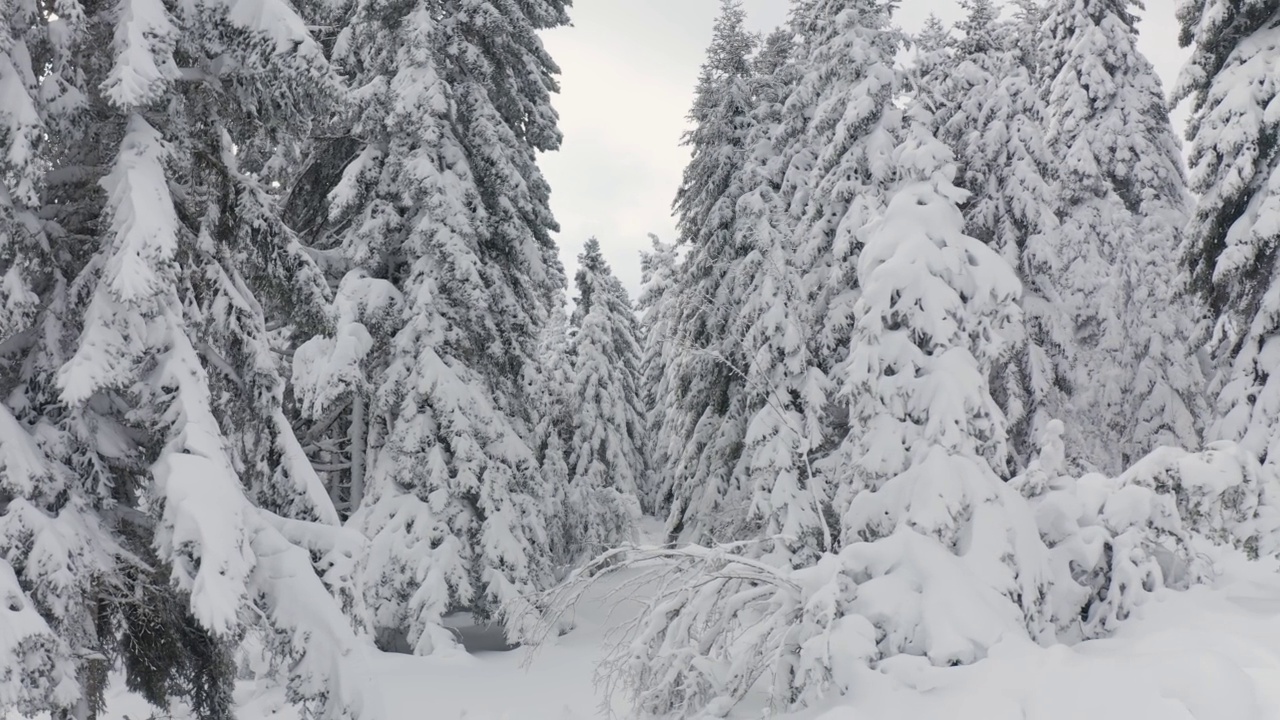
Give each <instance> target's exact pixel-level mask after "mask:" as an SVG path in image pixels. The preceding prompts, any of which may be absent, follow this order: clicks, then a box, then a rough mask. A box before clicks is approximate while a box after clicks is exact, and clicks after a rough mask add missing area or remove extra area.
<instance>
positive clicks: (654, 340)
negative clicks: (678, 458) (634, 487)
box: [636, 235, 682, 516]
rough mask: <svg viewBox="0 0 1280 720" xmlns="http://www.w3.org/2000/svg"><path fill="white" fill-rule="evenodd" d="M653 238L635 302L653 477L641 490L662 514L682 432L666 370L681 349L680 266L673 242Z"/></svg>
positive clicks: (644, 501)
mask: <svg viewBox="0 0 1280 720" xmlns="http://www.w3.org/2000/svg"><path fill="white" fill-rule="evenodd" d="M649 242H650V245H651V247H652V250H647V251H643V252H641V253H640V268H641V290H640V297H639V299H638V300H637V302H636V305H637V308H638V309H639V311H640V313H641V315H640V326H641V328H642V329H643V337H644V345H643V348H642V351H643V354H642V356H641V359H640V391H641V393H642V395H643V403H644V405H643V406H644V410H645V428H646V433H647V434H648V436H649V477H648V479H647V480H646V481H645V483H644V484H643V485H641V487H640V488H639V496H640V505H641V508H642V509H643V510H644V511H645V512H646V513H649V514H651V515H654V516H662V515H664V514H666V513H667V512H668V511H669V510H670V507H671V493H672V480H671V475H670V474H669V470H670V458H672V457H674V456H675V455H676V453H678V452H679V450H680V445H679V438H680V437H681V436H682V433H680V432H678V431H677V430H675V429H673V427H672V421H673V420H674V419H675V418H676V414H675V413H672V412H670V411H669V410H670V408H673V407H675V406H676V403H677V402H678V398H677V397H676V396H675V394H674V388H673V384H672V382H671V380H672V373H671V372H669V370H668V368H670V366H671V365H672V364H673V363H674V362H676V359H677V355H678V353H679V352H680V348H679V347H678V346H676V344H675V342H674V339H673V335H674V333H675V327H674V325H675V321H676V316H677V313H678V312H679V308H678V307H677V306H676V298H677V296H676V288H677V287H678V285H677V282H678V277H679V271H680V269H679V258H678V257H677V255H676V248H675V246H674V245H671V244H669V243H664V242H662V241H661V240H660V239H659V238H658V237H657V236H656V235H650V236H649Z"/></svg>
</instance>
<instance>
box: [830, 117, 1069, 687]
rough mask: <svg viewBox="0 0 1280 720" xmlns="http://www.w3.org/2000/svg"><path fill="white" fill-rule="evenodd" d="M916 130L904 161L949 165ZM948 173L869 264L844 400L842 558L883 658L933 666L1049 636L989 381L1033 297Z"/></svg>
mask: <svg viewBox="0 0 1280 720" xmlns="http://www.w3.org/2000/svg"><path fill="white" fill-rule="evenodd" d="M913 125H914V127H915V132H914V135H915V137H914V138H912V139H908V140H907V141H906V142H904V143H903V145H902V146H900V148H899V152H898V154H897V155H896V157H895V159H899V162H903V163H907V162H908V161H907V160H906V156H907V155H909V154H914V153H919V152H921V151H923V153H924V157H925V158H926V159H925V163H927V162H929V158H937V157H938V155H937V151H936V150H933V149H931V148H930V147H929V146H930V144H936V143H937V141H936V140H932V138H930V137H929V136H928V135H927V132H924V131H923V130H922V129H921V128H920V127H919V125H918V124H913ZM930 141H932V143H931V142H930ZM946 170H947V169H946V168H945V166H944V167H943V168H941V172H940V173H938V174H935V175H934V177H933V178H932V179H931V181H928V182H922V183H916V184H909V185H907V186H906V187H905V188H904V189H902V190H901V191H899V192H898V193H897V194H896V195H895V196H894V198H893V201H892V202H891V203H890V206H889V208H888V210H887V212H886V214H885V216H884V219H883V220H882V221H880V222H879V223H877V225H876V226H875V229H874V231H873V232H872V233H871V236H870V240H869V241H868V243H867V246H866V247H865V248H864V249H863V251H862V253H861V255H860V256H859V258H858V275H859V283H860V286H861V287H862V295H861V297H860V298H859V300H858V304H857V314H858V322H857V325H856V328H855V330H854V335H853V339H852V342H851V344H850V350H849V356H848V359H847V360H846V361H845V363H844V364H843V365H842V366H841V371H842V376H843V380H844V386H843V388H842V389H841V392H840V397H841V398H842V399H843V400H844V401H845V402H847V406H848V412H849V416H850V425H851V427H852V428H854V429H853V430H851V431H850V433H849V435H848V436H847V437H846V438H845V442H844V444H843V446H842V447H841V448H840V450H839V451H838V452H837V454H836V457H838V458H840V460H841V463H842V467H841V469H840V472H839V474H838V475H837V477H838V478H839V479H840V484H839V492H838V494H837V507H838V509H839V511H840V513H841V515H842V529H841V543H842V546H843V549H842V551H841V559H842V561H843V562H844V563H845V567H846V570H845V572H846V573H850V574H852V575H854V576H856V577H859V578H861V580H860V581H858V583H857V593H856V596H854V597H851V599H850V605H851V607H850V610H851V611H853V612H856V613H858V614H861V615H863V616H864V617H866V618H867V619H869V620H870V621H871V622H872V623H874V624H875V625H876V626H877V628H878V630H877V633H876V635H875V637H876V638H877V643H876V655H878V656H885V655H891V654H896V653H900V652H909V653H915V654H923V655H925V656H927V657H928V658H929V659H930V660H931V661H932V662H933V663H935V664H948V663H967V662H973V661H974V660H977V659H979V658H981V657H983V655H984V654H985V650H986V648H988V647H990V646H991V645H993V644H994V643H996V642H997V641H998V640H999V638H1001V637H1002V636H1004V635H1006V634H1007V633H1022V632H1027V633H1029V634H1030V635H1031V636H1032V637H1034V638H1037V639H1039V638H1041V637H1045V636H1048V635H1050V634H1051V627H1050V625H1049V616H1048V611H1047V608H1045V607H1043V606H1042V604H1041V598H1042V597H1043V596H1044V594H1045V593H1046V591H1047V587H1048V580H1049V566H1048V561H1047V554H1046V552H1045V548H1044V546H1043V545H1042V544H1041V542H1040V537H1039V534H1038V532H1037V528H1036V525H1035V520H1034V517H1033V515H1032V514H1031V512H1030V511H1029V508H1028V507H1027V505H1026V503H1025V502H1024V501H1023V499H1022V497H1021V496H1019V495H1018V494H1017V493H1016V492H1015V491H1013V490H1012V489H1010V488H1009V487H1008V485H1007V484H1006V483H1005V482H1004V481H1003V480H1002V479H1001V477H1000V476H999V475H998V474H997V473H998V472H999V471H1000V470H1001V469H1003V468H1004V467H1005V466H1006V458H1005V455H1006V453H1007V452H1008V447H1007V434H1006V426H1005V420H1004V417H1003V415H1002V413H1001V411H1000V408H999V406H998V405H997V403H996V402H995V400H994V398H993V397H992V395H991V391H990V385H989V383H988V378H989V377H990V376H991V371H992V369H993V367H994V366H995V365H996V364H998V363H999V362H1000V361H1001V358H1002V355H1003V353H1004V352H1005V350H1004V348H1003V347H1002V346H1003V345H1004V344H1005V343H1006V342H1007V338H1008V337H1009V336H1010V335H1011V334H1013V335H1014V336H1016V334H1017V333H1018V332H1019V317H1018V315H1019V314H1020V309H1019V307H1018V303H1017V299H1018V298H1019V297H1020V295H1021V287H1020V286H1019V285H1020V283H1019V282H1018V279H1017V276H1016V274H1015V273H1014V271H1013V269H1012V268H1011V267H1010V266H1009V265H1008V264H1007V263H1006V262H1004V261H1003V260H1002V259H1001V258H1000V256H999V255H998V254H997V253H996V252H995V251H994V249H992V248H990V247H989V246H987V245H985V244H983V243H982V242H980V241H978V240H977V239H975V238H972V237H969V236H967V235H965V234H964V233H963V231H962V228H963V216H962V215H961V213H960V211H959V210H958V209H957V208H956V203H957V202H959V201H961V200H962V199H963V198H964V196H965V193H964V191H963V190H960V189H957V188H955V187H954V186H953V185H951V182H950V180H949V178H948V174H949V173H947V171H946ZM925 558H930V559H928V560H926V559H925ZM903 588H911V590H910V591H908V592H906V593H905V594H903V593H901V592H900V590H901V589H903ZM931 598H935V599H931ZM941 598H946V599H945V600H942V599H941ZM941 608H948V610H946V611H942V612H939V609H941ZM960 608H968V609H969V610H960ZM976 608H984V610H983V611H982V617H981V619H979V618H977V617H975V616H973V615H971V614H969V613H971V612H972V611H973V610H974V609H976ZM952 612H954V613H957V614H955V615H952V614H951V613H952ZM961 616H963V617H964V618H965V619H964V620H963V621H961V620H960V617H961ZM973 621H976V622H973ZM832 662H834V659H832Z"/></svg>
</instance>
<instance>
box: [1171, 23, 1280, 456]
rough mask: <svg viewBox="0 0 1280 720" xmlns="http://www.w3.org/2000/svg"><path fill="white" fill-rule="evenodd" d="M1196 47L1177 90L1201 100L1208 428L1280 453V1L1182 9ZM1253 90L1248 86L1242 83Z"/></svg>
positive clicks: (1194, 156) (1199, 251)
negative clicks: (1212, 369) (1210, 376)
mask: <svg viewBox="0 0 1280 720" xmlns="http://www.w3.org/2000/svg"><path fill="white" fill-rule="evenodd" d="M1179 17H1180V19H1181V21H1182V35H1181V41H1182V44H1183V45H1190V46H1193V51H1192V56H1191V59H1190V60H1189V61H1188V63H1187V65H1186V67H1185V68H1183V70H1182V75H1181V77H1180V79H1179V82H1178V87H1177V90H1176V92H1175V97H1176V98H1178V99H1180V100H1181V99H1185V98H1191V100H1192V117H1191V122H1190V125H1189V127H1188V129H1187V138H1188V139H1189V140H1190V141H1191V153H1190V165H1191V189H1192V190H1193V191H1194V192H1195V193H1197V195H1199V203H1198V205H1197V206H1196V208H1195V212H1194V214H1193V216H1192V219H1191V223H1190V226H1189V229H1188V231H1187V237H1186V243H1185V249H1184V259H1185V261H1186V264H1187V266H1188V268H1189V270H1190V272H1191V283H1192V289H1193V290H1194V291H1195V292H1196V293H1197V295H1198V296H1199V297H1201V298H1203V299H1204V300H1205V302H1206V304H1207V305H1208V307H1209V311H1210V314H1211V316H1212V319H1213V321H1214V324H1213V328H1212V330H1211V332H1210V333H1209V334H1208V335H1209V337H1207V338H1206V339H1207V340H1208V341H1209V342H1208V349H1209V350H1210V352H1211V353H1212V356H1213V361H1214V364H1215V365H1216V375H1215V376H1214V380H1213V383H1212V386H1211V388H1210V393H1211V395H1212V396H1213V397H1214V399H1215V401H1216V403H1215V404H1216V407H1215V411H1214V413H1213V421H1212V422H1211V423H1210V426H1209V428H1208V430H1207V433H1206V434H1207V436H1208V438H1209V439H1213V440H1220V439H1225V440H1235V441H1237V442H1240V443H1241V444H1242V445H1244V446H1245V447H1246V448H1247V449H1248V450H1250V451H1252V452H1254V453H1257V454H1258V456H1259V457H1261V458H1263V460H1264V461H1265V462H1266V464H1268V465H1272V466H1274V465H1275V463H1276V462H1277V461H1280V454H1277V452H1276V449H1277V443H1278V442H1280V412H1277V409H1276V408H1277V407H1278V406H1277V398H1278V397H1280V380H1278V379H1277V378H1280V373H1277V368H1278V367H1280V359H1278V358H1277V356H1276V352H1275V350H1276V348H1277V347H1280V345H1277V341H1276V336H1277V332H1278V330H1280V283H1278V282H1277V277H1280V275H1278V273H1277V254H1276V243H1277V239H1278V238H1280V229H1278V228H1277V227H1276V225H1275V218H1276V217H1277V213H1278V212H1280V210H1278V209H1277V208H1280V172H1277V170H1276V168H1277V165H1280V148H1278V147H1277V143H1276V139H1277V136H1278V135H1280V118H1278V117H1276V116H1275V113H1274V112H1273V111H1271V110H1270V108H1274V107H1275V99H1276V98H1277V97H1278V96H1280V78H1278V77H1277V75H1276V67H1277V64H1278V63H1280V8H1277V7H1276V5H1275V3H1272V2H1263V1H1262V0H1244V1H1240V2H1226V1H1224V0H1192V1H1190V2H1187V3H1185V4H1184V5H1183V6H1182V7H1181V9H1180V10H1179ZM1245 88H1247V89H1248V91H1247V92H1246V91H1244V89H1245Z"/></svg>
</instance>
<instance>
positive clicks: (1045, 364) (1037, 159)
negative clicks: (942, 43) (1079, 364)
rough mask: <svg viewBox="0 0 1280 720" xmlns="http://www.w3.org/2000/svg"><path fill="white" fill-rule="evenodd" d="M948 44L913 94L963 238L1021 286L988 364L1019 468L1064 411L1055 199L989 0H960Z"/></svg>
mask: <svg viewBox="0 0 1280 720" xmlns="http://www.w3.org/2000/svg"><path fill="white" fill-rule="evenodd" d="M964 6H965V7H966V9H967V10H968V12H967V14H966V17H965V18H964V20H963V21H961V22H960V23H959V25H958V27H957V29H958V30H959V31H960V32H961V33H962V37H961V38H960V39H958V40H952V41H951V42H950V43H949V47H950V49H951V50H950V51H951V53H952V55H953V56H954V58H953V60H952V61H951V62H947V63H939V62H933V63H928V62H924V63H922V64H921V66H920V67H919V68H918V69H917V70H916V72H915V74H914V76H913V79H914V85H915V87H914V88H913V94H914V95H915V96H916V97H918V98H920V99H921V100H922V101H923V102H925V103H927V104H928V105H929V106H930V108H931V110H932V111H933V116H934V123H933V127H934V128H935V132H936V134H937V135H938V137H939V139H941V140H942V141H944V142H946V143H947V145H949V146H950V147H951V150H952V152H953V153H954V154H955V157H956V165H957V168H958V170H957V175H956V184H957V185H959V186H960V187H962V188H963V189H965V190H967V191H969V193H970V197H969V199H968V201H966V203H965V206H964V215H965V231H966V232H967V233H968V234H969V235H971V236H973V237H976V238H978V239H979V240H981V241H983V242H984V243H986V244H987V245H988V246H989V247H991V248H993V249H995V250H996V251H997V252H999V253H1000V254H1001V256H1002V257H1003V258H1004V259H1005V261H1006V262H1008V263H1009V264H1010V265H1011V266H1012V267H1014V268H1015V269H1017V270H1018V273H1019V276H1020V277H1021V279H1022V283H1023V293H1024V295H1023V297H1022V300H1021V304H1022V306H1023V310H1024V314H1023V324H1024V332H1023V333H1022V338H1021V339H1019V340H1018V341H1016V342H1014V343H1012V344H1011V345H1010V349H1009V352H1008V354H1007V357H1006V358H1005V361H1004V362H1000V363H998V364H997V366H996V369H995V370H994V375H993V377H992V392H993V393H994V394H995V396H996V398H997V400H999V402H1000V405H1001V407H1002V409H1003V410H1004V413H1005V417H1006V420H1007V421H1008V423H1009V434H1010V441H1011V443H1012V445H1013V449H1014V452H1013V454H1012V455H1011V459H1012V460H1013V461H1014V463H1015V464H1016V465H1018V466H1023V465H1025V463H1026V462H1028V461H1029V460H1030V459H1031V458H1032V457H1033V455H1034V452H1035V450H1036V447H1037V445H1036V442H1035V439H1036V438H1038V437H1039V434H1040V432H1041V431H1042V428H1043V426H1044V425H1045V424H1046V423H1048V422H1049V421H1051V420H1053V419H1054V418H1057V417H1060V416H1062V415H1063V414H1064V412H1065V411H1066V406H1067V399H1068V396H1067V395H1066V394H1065V389H1066V388H1068V387H1070V378H1069V372H1070V365H1071V358H1070V356H1069V355H1068V353H1069V352H1070V351H1071V349H1072V348H1073V335H1074V330H1073V327H1072V325H1071V322H1070V319H1069V318H1068V317H1067V316H1066V315H1065V314H1063V312H1062V311H1061V302H1060V297H1059V294H1058V289H1057V286H1056V284H1055V282H1054V278H1055V277H1056V276H1057V274H1058V273H1059V271H1060V268H1059V267H1058V257H1057V254H1056V252H1057V251H1056V248H1055V245H1054V243H1055V240H1054V236H1055V234H1056V232H1057V230H1056V228H1057V218H1056V209H1057V195H1056V193H1055V191H1054V187H1055V182H1056V180H1055V177H1054V172H1053V170H1052V168H1053V167H1054V165H1053V163H1052V161H1051V155H1050V153H1049V150H1048V147H1047V145H1046V144H1045V139H1044V112H1045V108H1044V103H1043V102H1042V100H1041V99H1040V97H1039V92H1038V88H1037V85H1036V82H1035V77H1034V74H1033V73H1034V67H1033V64H1032V60H1031V58H1030V57H1028V56H1027V53H1026V52H1025V50H1024V49H1023V48H1022V47H1020V46H1019V44H1018V37H1017V34H1018V30H1019V29H1020V27H1019V26H1018V25H1017V24H1016V23H1002V22H999V21H998V19H997V16H998V12H997V8H996V6H995V5H994V4H993V3H992V2H991V0H968V1H967V2H965V3H964Z"/></svg>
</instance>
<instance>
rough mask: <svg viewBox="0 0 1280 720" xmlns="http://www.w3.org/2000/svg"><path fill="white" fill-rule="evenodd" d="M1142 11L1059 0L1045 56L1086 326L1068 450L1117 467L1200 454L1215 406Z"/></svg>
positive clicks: (1063, 209)
mask: <svg viewBox="0 0 1280 720" xmlns="http://www.w3.org/2000/svg"><path fill="white" fill-rule="evenodd" d="M1135 4H1136V3H1134V2H1132V0H1057V1H1056V2H1054V3H1052V4H1051V6H1050V10H1049V15H1048V19H1047V20H1046V21H1045V30H1044V34H1043V40H1042V43H1041V57H1040V62H1041V63H1042V66H1041V73H1042V77H1043V82H1044V93H1045V98H1046V104H1047V112H1046V133H1047V135H1046V138H1047V142H1048V145H1049V148H1050V151H1051V153H1052V157H1053V161H1054V162H1055V163H1056V164H1057V166H1058V167H1059V187H1060V191H1059V193H1060V197H1061V201H1060V202H1061V204H1060V208H1059V219H1060V221H1061V223H1060V228H1059V230H1058V231H1057V232H1056V233H1055V235H1054V236H1055V238H1056V247H1055V250H1056V252H1055V253H1054V255H1056V257H1057V260H1058V266H1057V267H1058V268H1059V271H1058V273H1057V274H1056V275H1055V277H1054V281H1055V282H1056V283H1057V290H1058V296H1059V298H1060V299H1061V303H1062V305H1063V308H1064V310H1065V311H1066V312H1067V313H1068V314H1069V316H1070V318H1071V320H1072V322H1073V323H1074V327H1075V331H1076V333H1075V334H1076V341H1075V347H1074V349H1073V351H1072V352H1071V353H1069V355H1070V357H1071V358H1073V359H1072V367H1073V373H1072V378H1071V387H1070V393H1071V400H1070V404H1069V408H1068V411H1067V412H1066V413H1064V417H1063V420H1064V421H1065V422H1066V429H1067V433H1068V436H1067V448H1068V452H1069V453H1070V455H1071V457H1072V459H1073V460H1074V461H1075V462H1076V463H1077V464H1078V465H1083V466H1086V467H1095V468H1099V469H1106V470H1110V471H1113V472H1114V471H1118V470H1119V469H1120V467H1122V466H1124V465H1126V464H1127V463H1129V462H1132V461H1133V460H1136V459H1137V458H1139V457H1141V456H1142V455H1144V454H1145V453H1146V452H1147V451H1148V450H1150V449H1151V448H1152V447H1154V446H1156V445H1158V444H1173V445H1180V446H1183V447H1194V446H1195V445H1196V444H1197V443H1198V433H1199V428H1198V425H1197V423H1198V420H1197V418H1199V417H1202V413H1201V412H1200V409H1201V408H1202V407H1203V400H1202V398H1201V395H1200V393H1201V391H1202V390H1201V385H1202V380H1201V376H1200V369H1199V366H1198V364H1197V362H1196V360H1195V358H1194V357H1193V356H1192V353H1191V352H1189V347H1188V342H1189V337H1190V335H1191V333H1192V331H1193V330H1194V327H1195V325H1196V324H1197V322H1198V320H1199V315H1200V313H1199V311H1198V309H1197V308H1198V305H1197V304H1196V303H1194V302H1192V301H1191V300H1190V299H1189V298H1187V297H1186V296H1185V295H1184V294H1183V293H1180V292H1179V290H1178V288H1179V286H1180V283H1179V273H1178V268H1177V264H1176V262H1175V261H1174V260H1173V259H1172V258H1173V256H1174V255H1175V253H1176V249H1177V248H1178V247H1179V245H1180V242H1181V231H1182V227H1183V224H1184V222H1185V217H1186V207H1187V203H1188V196H1187V191H1186V183H1185V180H1184V177H1183V174H1182V168H1181V164H1180V156H1179V150H1178V144H1177V140H1176V138H1175V137H1174V135H1173V131H1172V129H1171V127H1170V124H1169V111H1168V108H1167V106H1166V103H1165V100H1164V96H1163V94H1162V93H1161V90H1160V82H1159V80H1158V78H1157V77H1156V74H1155V70H1154V69H1153V68H1152V66H1151V63H1150V62H1148V61H1147V59H1146V58H1144V57H1143V56H1142V55H1141V53H1140V52H1139V51H1138V49H1137V47H1136V45H1135V42H1136V38H1137V31H1136V29H1135V24H1136V22H1137V19H1136V16H1135V15H1134V13H1133V9H1132V8H1133V5H1135ZM1117 438H1119V439H1120V441H1119V442H1117Z"/></svg>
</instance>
